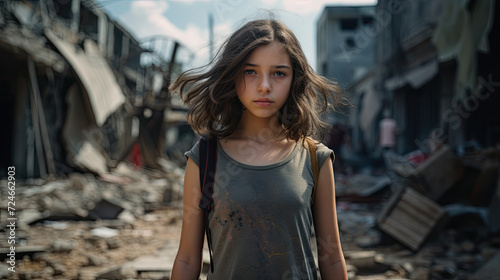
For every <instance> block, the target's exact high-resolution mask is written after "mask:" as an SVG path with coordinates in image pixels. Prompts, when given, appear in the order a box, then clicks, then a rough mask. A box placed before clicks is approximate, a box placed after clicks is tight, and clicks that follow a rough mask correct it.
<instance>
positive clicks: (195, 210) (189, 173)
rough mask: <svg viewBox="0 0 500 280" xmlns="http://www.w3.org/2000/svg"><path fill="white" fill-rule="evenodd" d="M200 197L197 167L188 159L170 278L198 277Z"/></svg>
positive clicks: (200, 256) (193, 279)
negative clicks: (178, 236) (180, 218)
mask: <svg viewBox="0 0 500 280" xmlns="http://www.w3.org/2000/svg"><path fill="white" fill-rule="evenodd" d="M200 198H201V191H200V176H199V169H198V166H197V165H196V164H195V163H194V162H193V161H192V160H191V159H188V162H187V166H186V174H185V176H184V197H183V207H184V208H183V211H182V231H181V241H180V245H179V251H178V252H177V256H176V257H175V261H174V267H173V269H172V278H171V279H172V280H181V279H182V280H185V279H192V280H198V279H199V276H200V271H201V265H202V254H203V240H204V239H203V238H204V237H203V233H204V232H205V231H204V230H205V227H204V213H203V210H201V209H200V208H199V207H198V205H199V203H200Z"/></svg>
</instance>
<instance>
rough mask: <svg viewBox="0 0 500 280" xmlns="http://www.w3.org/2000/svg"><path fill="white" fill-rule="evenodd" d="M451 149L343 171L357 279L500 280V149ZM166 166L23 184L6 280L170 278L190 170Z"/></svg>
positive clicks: (341, 214) (351, 264)
mask: <svg viewBox="0 0 500 280" xmlns="http://www.w3.org/2000/svg"><path fill="white" fill-rule="evenodd" d="M443 149H444V150H438V151H435V152H434V153H432V154H429V155H428V157H426V159H425V160H422V161H419V162H418V163H417V162H411V161H409V160H407V159H408V158H407V157H404V156H397V155H392V156H393V157H392V158H391V155H389V157H388V159H389V160H388V163H389V166H390V170H389V172H387V173H384V174H379V175H374V174H373V173H363V172H361V173H358V174H350V175H345V174H336V188H337V211H338V220H339V227H340V233H341V241H342V244H343V250H344V254H345V257H346V262H347V265H348V272H349V279H351V280H365V279H370V280H378V279H380V280H382V279H384V280H385V279H408V280H409V279H411V280H441V279H443V280H444V279H471V280H476V279H477V280H486V279H500V278H499V277H498V275H500V271H499V269H500V267H499V266H498V263H499V261H500V233H499V227H498V225H499V224H500V223H499V222H500V221H499V218H498V217H499V214H498V213H499V212H498V207H499V205H500V178H499V176H498V170H500V157H499V154H500V153H499V151H500V148H498V149H492V150H485V151H481V152H477V153H475V154H471V153H468V154H464V155H460V156H457V155H455V152H453V151H451V150H450V149H448V148H447V147H444V148H443ZM160 165H161V166H162V167H163V170H162V171H161V172H160V171H155V170H147V169H140V170H135V169H133V168H131V167H130V166H128V165H127V164H125V163H120V165H118V167H117V168H116V169H114V170H113V171H112V172H111V173H109V174H102V175H100V176H97V177H96V176H94V175H91V174H80V173H73V174H70V175H69V176H68V178H67V179H65V180H57V181H52V182H48V183H46V184H43V185H37V186H33V185H29V186H28V185H24V186H20V187H19V189H18V190H19V194H18V195H17V196H16V200H17V201H16V206H18V207H17V209H16V210H17V211H18V217H19V224H18V226H19V228H18V229H17V242H18V246H17V251H16V259H17V261H18V266H17V267H16V269H17V271H16V273H10V272H8V271H7V270H6V266H5V264H4V263H3V264H0V278H2V279H4V278H5V279H75V280H78V279H82V280H85V279H169V277H170V273H171V268H172V265H173V261H174V258H175V254H176V252H177V248H178V245H179V237H180V228H181V220H182V209H181V200H182V199H181V196H182V193H181V190H182V183H183V182H182V177H183V172H184V171H183V170H182V169H181V168H179V167H177V166H176V165H175V164H173V163H171V162H168V161H160ZM443 176H445V177H446V178H443ZM2 192H4V190H2ZM2 195H4V194H3V193H2ZM5 215H6V213H5V209H2V219H4V217H5ZM0 234H1V235H2V238H4V237H3V236H5V235H6V234H7V232H0ZM314 242H315V241H314V240H313V248H315V246H314ZM2 250H4V249H2ZM1 253H2V255H4V256H5V255H6V253H7V252H4V251H2V252H1ZM204 258H205V259H204V267H203V273H202V279H204V277H205V275H206V273H207V271H208V267H209V259H208V254H204Z"/></svg>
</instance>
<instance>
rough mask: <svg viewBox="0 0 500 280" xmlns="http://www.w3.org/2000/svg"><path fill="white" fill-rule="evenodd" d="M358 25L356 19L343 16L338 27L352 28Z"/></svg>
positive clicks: (343, 28)
mask: <svg viewBox="0 0 500 280" xmlns="http://www.w3.org/2000/svg"><path fill="white" fill-rule="evenodd" d="M357 27H358V19H355V18H345V19H342V20H341V21H340V28H341V29H342V30H354V29H356V28H357Z"/></svg>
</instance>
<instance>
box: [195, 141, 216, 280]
mask: <svg viewBox="0 0 500 280" xmlns="http://www.w3.org/2000/svg"><path fill="white" fill-rule="evenodd" d="M198 145H199V159H200V166H199V168H200V187H201V199H200V204H199V207H200V209H202V210H203V211H204V212H205V218H204V220H205V232H206V234H207V243H208V252H209V254H210V269H211V270H212V273H213V272H214V264H213V263H214V262H213V257H212V234H211V233H210V227H209V222H208V214H209V213H210V211H211V210H212V206H213V198H212V194H213V192H214V182H215V169H216V167H217V141H216V140H214V139H205V138H203V137H202V138H200V141H198Z"/></svg>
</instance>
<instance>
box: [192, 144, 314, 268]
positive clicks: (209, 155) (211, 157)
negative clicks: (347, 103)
mask: <svg viewBox="0 0 500 280" xmlns="http://www.w3.org/2000/svg"><path fill="white" fill-rule="evenodd" d="M305 140H306V143H307V149H308V150H309V155H310V158H311V165H312V169H313V175H314V187H313V192H312V203H313V204H314V194H315V193H316V186H317V184H318V177H319V162H318V155H317V154H316V145H315V144H314V141H313V140H312V139H311V138H309V137H306V139H305ZM198 145H199V155H198V156H199V160H200V166H199V169H200V188H201V193H202V196H201V199H200V204H199V207H200V209H202V210H203V212H204V215H205V217H204V223H205V232H206V235H207V243H208V252H209V254H210V270H211V271H212V273H213V272H214V262H213V257H212V235H211V233H210V228H209V226H208V214H210V211H211V210H212V205H213V202H214V201H213V198H212V194H213V191H214V184H215V171H216V168H217V141H216V139H214V138H204V137H201V138H200V140H199V141H198Z"/></svg>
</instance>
